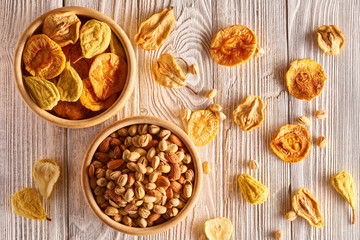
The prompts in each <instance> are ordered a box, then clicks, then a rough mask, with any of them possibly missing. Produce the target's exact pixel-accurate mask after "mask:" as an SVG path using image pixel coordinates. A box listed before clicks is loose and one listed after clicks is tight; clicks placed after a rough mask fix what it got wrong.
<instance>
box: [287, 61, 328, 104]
mask: <svg viewBox="0 0 360 240" xmlns="http://www.w3.org/2000/svg"><path fill="white" fill-rule="evenodd" d="M325 82H326V76H325V72H324V70H323V68H322V66H321V65H320V64H318V63H317V62H315V61H314V60H311V59H302V60H295V61H293V62H292V63H291V64H290V68H289V70H288V71H287V73H286V85H287V87H288V90H289V93H290V94H291V95H293V96H294V97H296V98H297V99H300V100H303V99H305V100H308V101H310V100H311V99H313V98H314V97H317V96H319V95H320V93H321V91H322V90H323V88H324V85H325Z"/></svg>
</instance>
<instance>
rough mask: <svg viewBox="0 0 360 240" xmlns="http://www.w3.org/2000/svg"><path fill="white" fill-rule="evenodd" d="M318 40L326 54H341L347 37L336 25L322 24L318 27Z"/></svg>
mask: <svg viewBox="0 0 360 240" xmlns="http://www.w3.org/2000/svg"><path fill="white" fill-rule="evenodd" d="M316 33H317V35H318V38H317V41H318V44H319V47H320V48H321V50H323V51H324V53H325V54H326V55H339V54H340V50H341V48H342V47H343V46H344V43H345V37H344V35H343V34H342V32H341V31H340V29H339V28H338V27H337V26H336V25H322V26H321V27H318V28H317V29H316Z"/></svg>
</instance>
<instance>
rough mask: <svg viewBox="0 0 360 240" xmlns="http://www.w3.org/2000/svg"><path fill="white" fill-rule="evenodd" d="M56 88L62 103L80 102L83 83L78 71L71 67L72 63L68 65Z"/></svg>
mask: <svg viewBox="0 0 360 240" xmlns="http://www.w3.org/2000/svg"><path fill="white" fill-rule="evenodd" d="M56 86H57V88H58V90H59V93H60V100H61V101H67V102H76V101H77V100H79V98H80V95H81V92H82V90H83V82H82V80H81V78H80V76H79V74H78V73H77V72H76V70H75V69H74V68H73V67H71V65H70V62H67V63H66V66H65V69H64V71H63V72H62V73H61V74H60V77H59V81H58V83H57V85H56Z"/></svg>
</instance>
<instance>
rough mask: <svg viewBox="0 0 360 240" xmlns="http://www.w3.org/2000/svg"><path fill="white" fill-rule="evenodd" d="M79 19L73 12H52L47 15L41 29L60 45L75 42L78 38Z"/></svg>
mask: <svg viewBox="0 0 360 240" xmlns="http://www.w3.org/2000/svg"><path fill="white" fill-rule="evenodd" d="M80 25H81V21H80V19H79V18H78V17H77V16H76V14H75V13H73V12H54V13H50V14H49V15H47V17H46V18H45V20H44V24H43V28H42V31H43V33H44V34H46V35H48V36H49V37H50V38H51V39H52V40H54V41H55V42H56V43H57V44H59V45H60V47H64V46H66V45H68V44H70V43H71V44H75V43H76V41H77V40H78V39H79V31H80Z"/></svg>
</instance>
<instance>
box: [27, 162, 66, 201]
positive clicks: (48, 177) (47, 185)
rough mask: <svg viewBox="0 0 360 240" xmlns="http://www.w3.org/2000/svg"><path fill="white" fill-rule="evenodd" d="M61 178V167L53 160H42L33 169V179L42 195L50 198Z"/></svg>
mask: <svg viewBox="0 0 360 240" xmlns="http://www.w3.org/2000/svg"><path fill="white" fill-rule="evenodd" d="M59 176H60V167H59V165H58V164H57V162H55V161H53V160H51V159H40V160H38V161H37V162H36V163H35V165H34V167H33V178H34V180H35V183H36V186H37V187H38V188H39V192H40V195H41V196H43V197H44V198H46V199H47V198H49V197H50V195H51V193H52V191H53V189H54V186H55V183H56V182H57V180H58V179H59Z"/></svg>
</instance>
